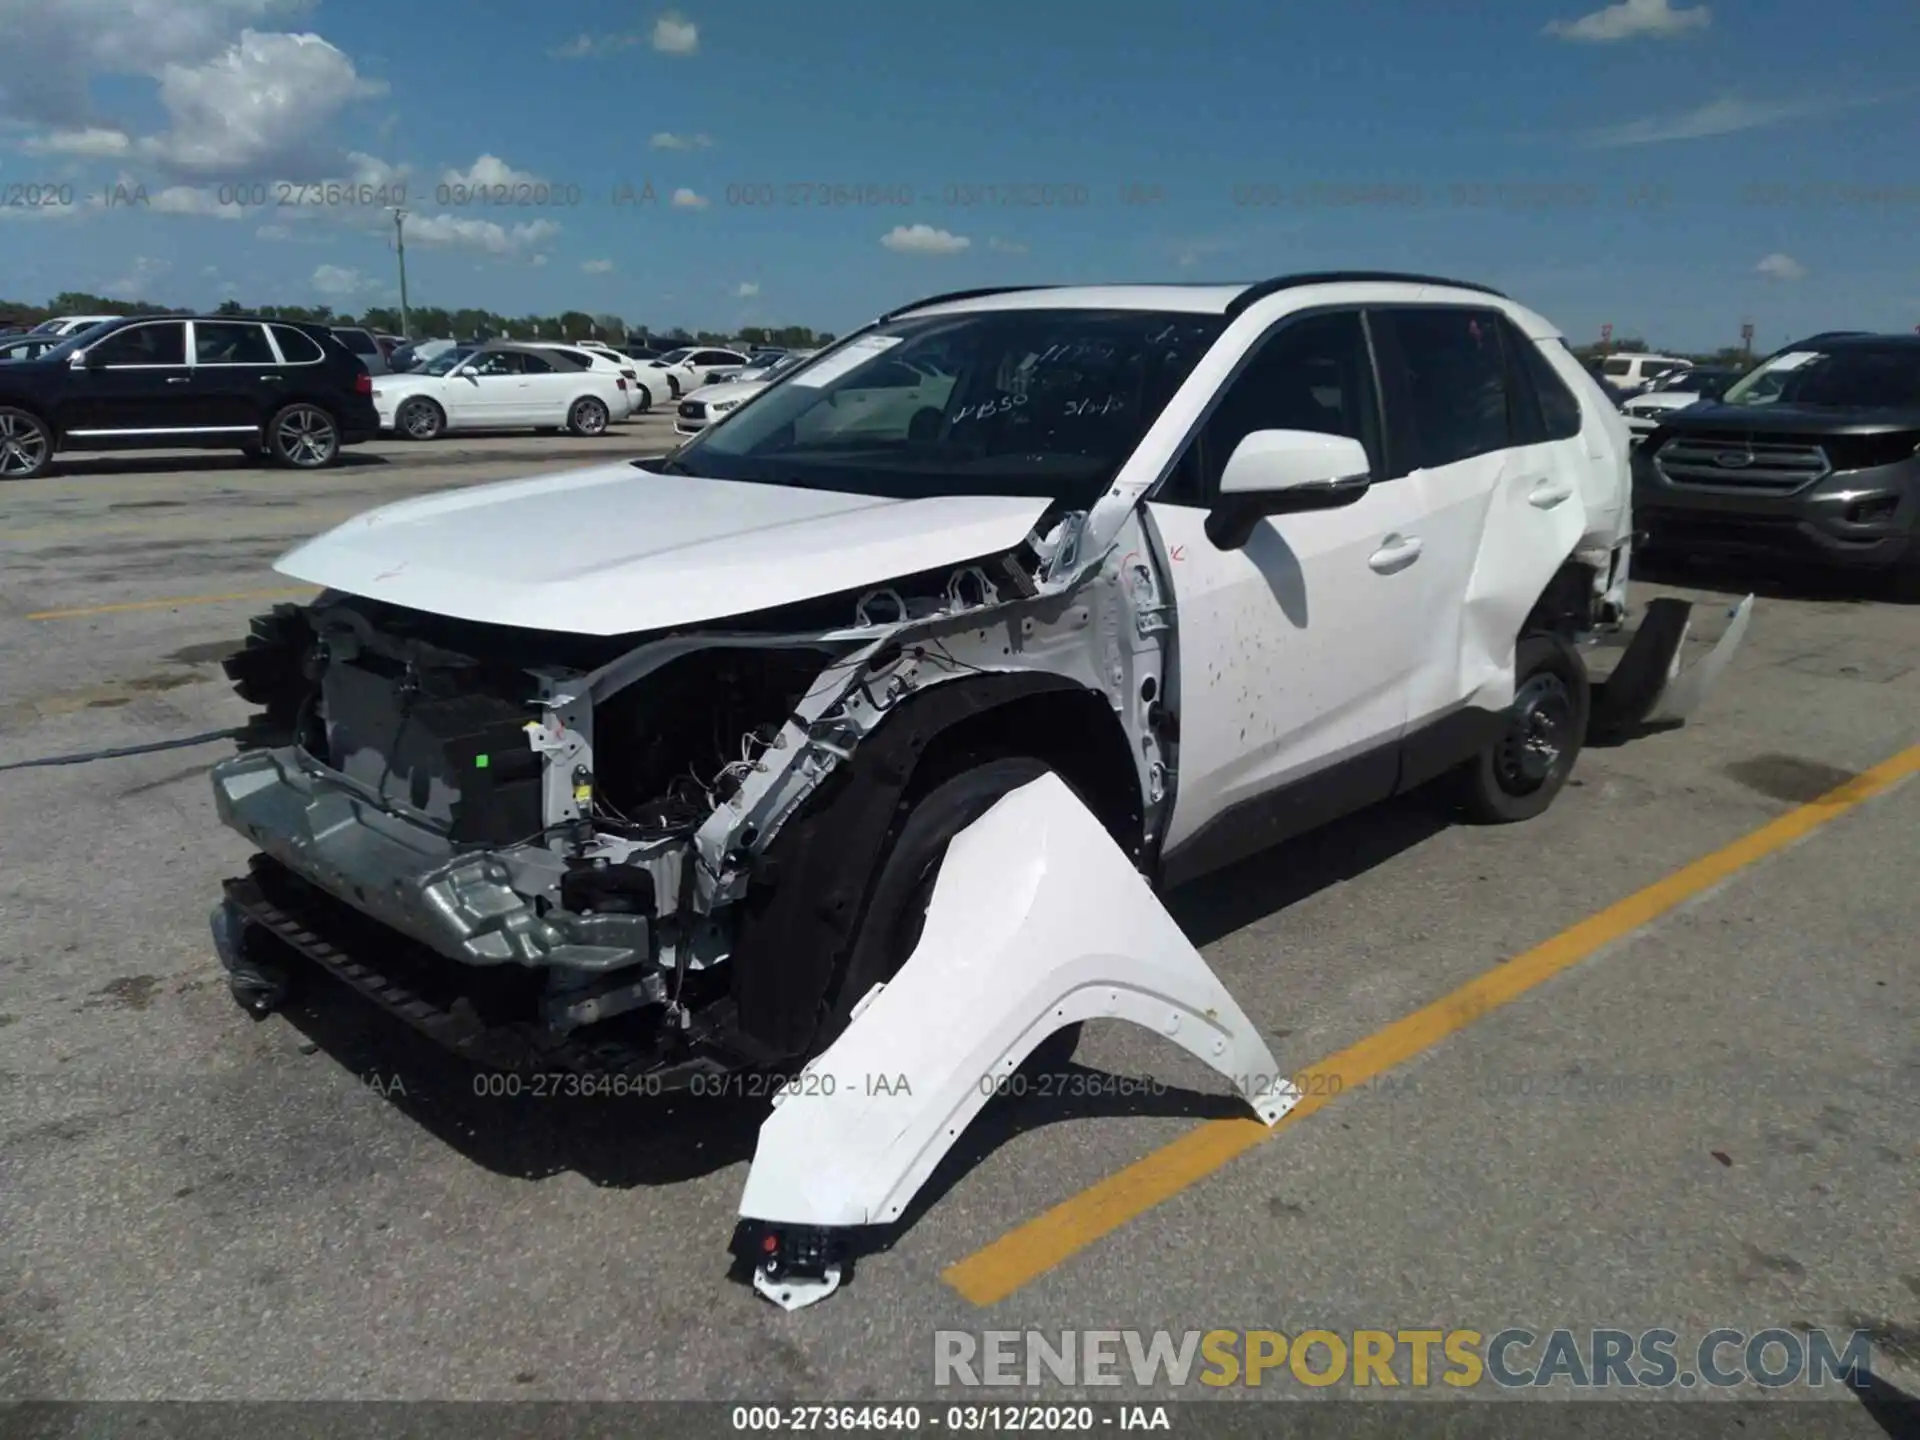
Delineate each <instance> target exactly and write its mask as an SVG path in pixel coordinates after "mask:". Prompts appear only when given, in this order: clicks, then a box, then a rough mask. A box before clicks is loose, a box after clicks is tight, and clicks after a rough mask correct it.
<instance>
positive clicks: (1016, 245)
mask: <svg viewBox="0 0 1920 1440" xmlns="http://www.w3.org/2000/svg"><path fill="white" fill-rule="evenodd" d="M987 248H988V249H989V250H998V251H999V252H1000V253H1001V254H1002V255H1024V254H1026V253H1027V247H1026V246H1024V245H1022V244H1021V243H1020V242H1019V241H1017V240H1002V239H1001V238H1000V237H999V236H998V235H989V236H988V237H987Z"/></svg>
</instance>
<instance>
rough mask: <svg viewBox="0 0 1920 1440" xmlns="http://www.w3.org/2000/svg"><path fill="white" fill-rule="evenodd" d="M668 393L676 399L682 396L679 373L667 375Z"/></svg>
mask: <svg viewBox="0 0 1920 1440" xmlns="http://www.w3.org/2000/svg"><path fill="white" fill-rule="evenodd" d="M667 394H669V395H670V396H672V397H673V398H674V399H675V400H678V399H679V398H680V377H679V376H678V375H669V376H667Z"/></svg>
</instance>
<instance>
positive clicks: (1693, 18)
mask: <svg viewBox="0 0 1920 1440" xmlns="http://www.w3.org/2000/svg"><path fill="white" fill-rule="evenodd" d="M1712 19H1713V14H1712V12H1711V11H1709V10H1708V9H1707V7H1706V6H1704V5H1695V6H1693V7H1692V8H1691V9H1686V10H1675V9H1674V8H1673V6H1672V5H1671V3H1670V0H1620V3H1619V4H1618V5H1609V6H1607V7H1606V8H1605V9H1603V10H1595V11H1594V12H1593V13H1592V14H1591V15H1582V16H1581V17H1580V18H1579V19H1578V20H1555V21H1553V22H1552V23H1551V24H1549V25H1548V26H1547V31H1546V33H1547V34H1549V35H1557V36H1559V37H1560V38H1561V39H1562V40H1583V41H1586V42H1588V43H1590V44H1603V45H1604V44H1608V43H1610V42H1612V41H1615V40H1633V39H1637V38H1639V37H1640V36H1643V35H1646V36H1652V37H1654V38H1656V39H1662V40H1664V39H1668V38H1670V37H1671V36H1674V35H1685V34H1687V33H1688V32H1689V31H1693V30H1704V29H1706V28H1707V26H1708V25H1709V24H1710V23H1711V22H1712Z"/></svg>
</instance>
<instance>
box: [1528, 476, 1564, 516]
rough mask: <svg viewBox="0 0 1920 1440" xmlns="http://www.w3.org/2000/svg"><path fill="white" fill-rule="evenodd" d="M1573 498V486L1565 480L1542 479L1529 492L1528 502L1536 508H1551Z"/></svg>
mask: <svg viewBox="0 0 1920 1440" xmlns="http://www.w3.org/2000/svg"><path fill="white" fill-rule="evenodd" d="M1572 498H1573V486H1572V485H1571V484H1569V483H1568V482H1567V481H1565V480H1542V481H1541V482H1540V483H1539V484H1537V485H1535V486H1534V487H1533V489H1531V490H1529V491H1528V492H1527V503H1528V504H1529V505H1531V506H1533V508H1534V509H1536V510H1551V509H1553V507H1554V506H1556V505H1560V504H1564V503H1565V502H1566V501H1568V500H1571V499H1572Z"/></svg>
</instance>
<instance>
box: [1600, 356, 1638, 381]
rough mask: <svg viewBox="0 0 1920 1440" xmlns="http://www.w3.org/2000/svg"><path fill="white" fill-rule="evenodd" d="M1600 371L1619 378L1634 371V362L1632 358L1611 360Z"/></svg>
mask: <svg viewBox="0 0 1920 1440" xmlns="http://www.w3.org/2000/svg"><path fill="white" fill-rule="evenodd" d="M1600 373H1601V374H1602V375H1611V376H1613V377H1614V378H1615V379H1619V378H1620V377H1622V376H1625V375H1631V374H1632V373H1633V362H1632V361H1631V360H1609V361H1607V363H1606V364H1604V365H1602V366H1601V367H1600Z"/></svg>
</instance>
